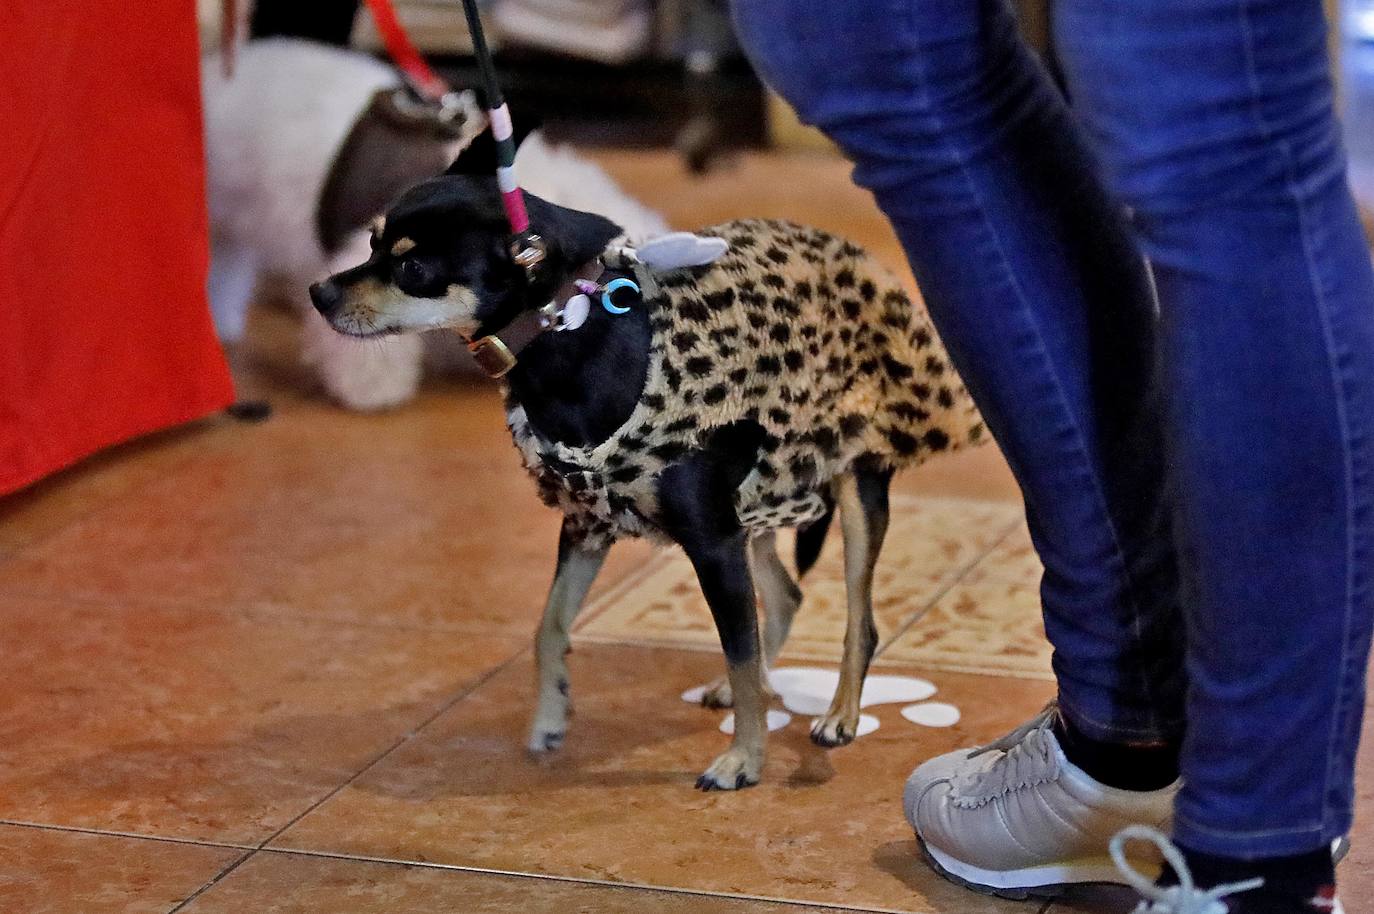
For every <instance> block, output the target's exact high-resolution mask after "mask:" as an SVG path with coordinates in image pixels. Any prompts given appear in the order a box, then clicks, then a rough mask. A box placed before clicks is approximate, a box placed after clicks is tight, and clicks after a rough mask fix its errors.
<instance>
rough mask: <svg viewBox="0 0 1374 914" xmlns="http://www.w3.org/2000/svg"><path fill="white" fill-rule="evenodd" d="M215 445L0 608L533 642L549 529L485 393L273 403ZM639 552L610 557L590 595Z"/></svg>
mask: <svg viewBox="0 0 1374 914" xmlns="http://www.w3.org/2000/svg"><path fill="white" fill-rule="evenodd" d="M227 434H229V435H231V436H232V441H230V442H228V443H223V442H221V444H220V446H217V447H215V448H210V449H205V450H202V451H200V452H198V453H197V454H196V455H195V458H194V459H193V460H191V461H190V462H189V463H187V464H186V465H184V466H181V467H179V468H178V469H177V470H176V471H174V472H170V473H167V474H165V475H164V476H163V477H162V478H160V479H158V480H156V481H154V482H152V483H151V484H149V485H146V486H144V487H143V488H142V489H141V490H140V491H139V492H138V493H137V495H136V497H135V496H130V497H126V498H123V499H119V500H117V501H115V503H113V504H109V505H107V506H106V507H104V508H103V509H102V510H98V511H96V512H94V513H92V514H90V515H88V516H86V517H84V518H82V519H80V520H79V521H76V522H74V523H72V524H69V525H67V526H66V527H65V528H64V529H62V530H61V531H60V532H58V533H56V534H54V535H52V536H49V537H48V538H47V539H45V540H43V541H42V542H41V543H38V544H36V545H35V546H33V547H31V548H29V549H27V550H24V551H21V552H20V553H19V554H17V555H15V556H13V557H12V558H11V560H10V561H8V562H6V563H4V564H3V565H0V593H5V592H11V593H27V594H38V595H44V596H56V597H67V596H73V597H80V598H83V599H100V600H109V601H124V600H132V601H138V602H148V603H158V604H175V605H187V606H210V607H225V606H233V607H255V608H259V609H271V610H275V611H280V612H283V613H293V614H301V615H309V616H324V617H329V618H335V619H344V620H350V621H361V622H368V623H386V624H399V625H418V626H433V627H445V628H452V629H458V630H465V631H473V632H496V633H513V634H518V635H519V636H520V637H522V638H524V637H528V636H529V635H530V633H531V632H532V631H533V629H534V625H535V621H536V620H537V618H538V616H539V612H540V608H541V606H542V602H543V598H544V593H545V590H546V589H547V586H548V581H549V580H550V579H551V578H552V573H553V563H554V556H555V552H556V544H557V537H558V532H557V531H558V524H559V519H558V517H557V515H556V513H555V512H553V511H551V510H549V509H547V508H545V507H544V506H543V505H541V504H539V502H538V500H537V498H536V496H535V493H534V487H533V485H532V483H531V482H530V480H529V479H528V477H527V476H526V474H525V472H524V470H523V468H522V467H521V466H520V464H519V460H518V456H517V454H516V452H515V449H514V448H513V447H512V446H511V444H510V442H509V439H508V436H507V435H506V432H505V428H504V425H503V420H502V417H501V410H500V403H499V400H498V398H497V396H496V393H495V391H492V390H481V391H463V390H458V391H449V392H447V393H435V394H430V395H427V396H426V397H424V398H422V399H421V401H420V402H418V403H416V404H414V405H413V406H411V407H408V408H407V409H405V410H401V411H398V412H395V413H390V414H387V415H381V416H351V415H347V414H344V413H341V412H339V411H338V410H335V409H333V408H331V407H328V406H325V405H320V404H313V403H308V402H299V403H294V404H293V403H288V404H287V405H286V406H285V407H284V408H282V409H280V410H279V411H278V414H277V415H276V416H274V417H273V418H272V419H271V420H269V421H268V422H266V423H263V424H261V425H240V426H238V427H237V428H235V429H232V430H229V431H228V432H227ZM636 546H638V547H639V549H638V550H636ZM645 554H647V552H646V550H645V548H644V547H643V545H642V544H627V545H626V546H625V547H623V548H621V549H618V550H616V553H615V555H613V557H612V560H611V562H610V564H609V566H608V568H607V571H606V572H605V573H604V574H603V578H604V580H607V581H611V580H614V578H615V577H616V575H617V574H619V573H623V571H624V570H626V569H627V568H628V567H630V566H631V565H632V564H633V563H634V562H635V561H638V560H639V557H642V556H643V555H645Z"/></svg>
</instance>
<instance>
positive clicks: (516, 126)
mask: <svg viewBox="0 0 1374 914" xmlns="http://www.w3.org/2000/svg"><path fill="white" fill-rule="evenodd" d="M539 127H540V122H539V120H538V119H537V118H532V117H527V118H522V119H521V120H519V121H512V122H511V131H512V139H514V140H515V148H516V149H517V150H519V148H520V144H521V143H524V142H525V138H526V137H528V136H529V135H530V134H531V133H533V132H534V131H536V130H538V129H539ZM496 164H497V163H496V140H495V139H493V138H492V135H491V127H490V126H488V127H487V129H485V130H483V131H482V132H481V133H479V134H477V136H475V137H473V138H472V142H471V143H469V144H468V148H467V149H464V150H463V151H462V152H460V153H458V158H456V159H454V160H453V164H452V165H450V166H449V167H448V170H447V171H445V172H444V174H446V175H494V174H496Z"/></svg>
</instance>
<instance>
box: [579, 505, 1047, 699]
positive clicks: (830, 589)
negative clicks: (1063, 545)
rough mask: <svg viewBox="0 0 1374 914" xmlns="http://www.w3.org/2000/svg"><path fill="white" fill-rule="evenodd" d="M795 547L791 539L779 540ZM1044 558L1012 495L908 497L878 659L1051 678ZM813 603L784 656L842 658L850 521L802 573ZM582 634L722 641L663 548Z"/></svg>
mask: <svg viewBox="0 0 1374 914" xmlns="http://www.w3.org/2000/svg"><path fill="white" fill-rule="evenodd" d="M779 544H780V548H781V549H782V550H783V552H784V555H785V556H790V553H791V549H792V545H791V540H790V537H787V538H783V537H780V539H779ZM1040 573H1041V567H1040V563H1039V561H1038V559H1037V558H1036V556H1035V552H1034V550H1033V549H1032V548H1031V544H1030V539H1029V536H1028V534H1027V533H1026V530H1025V522H1024V519H1023V516H1022V512H1021V510H1020V508H1019V507H1018V506H1016V505H1013V504H1008V503H1003V502H983V501H972V500H965V499H951V498H918V497H912V496H899V497H896V498H894V499H893V501H892V521H891V525H890V527H889V532H888V536H887V541H886V543H885V544H884V546H883V553H882V557H881V559H880V560H879V562H878V570H877V577H876V580H875V582H874V614H875V616H876V621H877V624H878V632H879V635H880V637H881V647H880V648H879V656H878V658H877V661H876V662H877V663H878V664H880V665H896V664H901V665H906V666H920V667H924V668H927V669H932V670H950V671H956V672H965V673H983V674H988V675H995V676H1014V677H1021V678H1026V677H1029V678H1036V679H1048V678H1051V677H1050V666H1049V658H1050V647H1049V644H1048V643H1047V642H1046V641H1045V635H1044V627H1043V625H1042V623H1041V620H1040V602H1039V595H1038V588H1039V581H1040ZM802 590H803V591H804V592H805V595H806V596H805V602H803V604H802V608H801V611H800V613H798V615H797V620H796V623H795V625H794V626H793V629H792V635H791V637H790V638H789V640H788V643H787V647H786V649H785V650H784V653H783V656H784V658H786V659H791V660H813V661H827V662H831V663H834V662H837V661H838V660H839V657H840V650H841V645H842V644H843V640H844V627H845V601H844V569H843V557H842V549H841V542H840V536H839V529H838V524H837V525H836V526H835V528H834V529H833V530H832V531H831V535H830V539H829V541H828V542H827V543H826V548H825V551H824V552H823V553H822V556H821V560H820V562H819V563H817V565H816V568H815V569H814V570H813V571H812V572H811V573H810V574H809V575H807V578H806V580H805V581H803V582H802ZM584 620H585V621H583V622H582V624H581V625H580V627H579V628H578V629H577V632H576V635H575V640H578V641H583V642H592V643H610V644H638V645H660V646H671V647H685V648H697V649H701V650H712V651H714V650H719V641H718V640H717V639H716V632H715V627H714V625H713V624H712V622H711V616H710V613H709V612H708V611H707V609H706V604H705V602H704V601H703V600H702V598H701V592H700V590H699V588H698V586H697V582H696V578H695V575H694V574H693V572H692V568H691V566H690V565H689V564H688V562H687V560H686V558H684V557H683V556H682V554H681V553H680V552H678V551H677V550H663V551H661V552H659V553H657V554H655V556H654V557H653V558H652V559H651V560H650V561H649V562H648V563H646V564H645V566H644V567H643V568H642V569H640V571H639V572H638V573H636V574H634V575H632V576H631V577H630V578H628V579H627V580H625V581H623V582H622V583H621V584H620V585H619V586H617V587H615V588H614V589H612V590H611V591H609V592H607V593H606V594H605V595H603V596H602V597H601V598H600V599H599V600H597V601H596V602H595V603H594V604H593V605H591V606H589V607H588V609H587V611H586V614H585V616H584Z"/></svg>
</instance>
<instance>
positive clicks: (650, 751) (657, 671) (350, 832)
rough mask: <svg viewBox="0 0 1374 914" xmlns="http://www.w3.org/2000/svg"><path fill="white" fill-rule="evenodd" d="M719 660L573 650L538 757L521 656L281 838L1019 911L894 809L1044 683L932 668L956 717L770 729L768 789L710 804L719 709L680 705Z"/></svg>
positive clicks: (915, 906) (537, 867)
mask: <svg viewBox="0 0 1374 914" xmlns="http://www.w3.org/2000/svg"><path fill="white" fill-rule="evenodd" d="M720 666H721V661H720V658H719V657H718V656H712V655H710V654H706V653H697V652H690V651H672V650H662V649H648V648H631V647H609V646H584V647H582V648H579V649H578V650H577V651H576V652H575V653H574V655H573V658H572V693H573V698H574V702H575V704H576V709H577V713H576V716H575V718H574V721H573V727H572V731H571V733H570V735H569V738H568V743H567V744H566V746H565V748H564V750H563V752H562V753H561V754H559V755H558V756H557V757H555V758H552V759H548V760H543V761H538V762H537V761H534V760H531V759H530V758H529V757H528V756H527V754H526V752H525V750H524V748H523V746H524V739H525V728H526V726H527V724H528V721H529V715H530V710H531V701H532V693H533V676H532V673H531V670H530V667H529V665H528V663H527V662H525V661H523V660H522V662H520V663H518V664H512V665H511V666H510V667H508V668H506V669H505V670H503V671H502V672H501V673H500V674H499V675H497V676H496V677H494V678H493V679H492V680H490V681H489V682H488V683H486V684H485V685H484V686H483V687H482V688H480V689H478V690H477V691H476V692H475V693H474V694H473V695H472V696H470V697H469V698H467V699H465V700H464V701H463V702H462V703H460V704H459V705H457V706H455V707H454V708H453V709H451V710H450V711H449V712H447V713H446V714H445V715H443V717H441V718H440V719H439V720H438V721H436V722H435V723H434V724H433V725H431V726H430V727H429V728H427V729H426V730H425V731H424V732H423V733H422V734H421V736H420V737H419V738H417V739H415V740H413V741H411V742H410V743H407V744H406V745H405V746H403V747H402V748H401V749H399V750H397V752H395V753H394V754H392V755H391V756H389V757H388V758H387V759H385V760H384V761H383V762H382V763H381V764H379V765H378V766H376V767H375V768H374V769H372V770H371V771H369V772H368V773H367V774H366V775H364V776H363V777H361V778H359V779H358V780H357V781H356V782H354V783H353V784H351V785H350V786H349V787H347V788H345V789H344V790H343V791H341V792H340V793H339V794H338V795H336V796H335V797H333V798H332V799H331V800H329V801H328V802H326V803H325V804H323V805H322V806H321V807H320V808H319V809H317V810H315V811H314V812H313V813H311V814H310V815H308V816H306V817H305V818H304V819H303V820H301V821H300V822H299V823H297V824H296V825H295V826H293V827H292V828H291V829H289V830H288V831H287V832H286V833H285V834H284V835H283V836H282V837H281V838H279V839H278V840H277V842H275V843H274V846H284V847H292V848H299V849H310V850H318V851H327V852H334V853H344V854H355V855H363V856H371V857H381V858H385V859H392V860H404V861H428V862H435V863H448V864H460V865H466V866H477V867H485V868H492V869H498V870H505V871H519V872H531V873H546V874H554V875H562V876H571V877H579V878H591V879H606V880H613V881H623V882H631V883H643V884H653V885H659V886H668V887H674V888H683V889H693V890H700V891H714V892H731V893H741V894H750V895H762V896H768V897H782V898H787V899H791V900H795V901H803V902H809V903H817V902H824V903H830V904H850V905H855V906H859V907H865V906H867V907H878V908H890V909H893V910H899V911H924V912H930V911H960V912H963V914H976V912H984V911H1007V912H1012V911H1024V910H1027V908H1025V907H1024V906H1019V905H1015V904H1011V903H1004V902H1000V901H994V900H990V899H984V898H982V897H980V896H976V895H972V894H969V893H966V892H964V891H962V890H960V889H958V888H957V887H955V886H952V885H951V884H949V883H947V882H945V881H943V880H941V879H939V878H938V877H936V876H935V875H934V874H933V873H932V872H931V871H930V870H928V869H927V868H926V867H925V866H924V865H923V864H921V863H920V862H919V861H918V860H917V857H916V850H915V843H914V841H913V840H912V838H911V835H910V832H909V830H908V829H907V827H906V824H905V822H904V821H903V819H902V814H901V808H900V800H899V798H900V795H901V787H902V783H903V781H904V779H905V777H906V776H907V774H909V773H910V770H911V768H912V767H913V766H914V765H915V764H916V763H917V762H918V761H920V760H921V759H924V758H927V757H929V756H931V755H934V754H937V753H940V752H945V751H949V750H951V749H953V748H956V747H958V746H962V745H969V744H971V743H974V742H978V741H986V740H988V739H990V738H993V737H996V736H999V735H1001V734H1002V733H1003V732H1005V731H1007V730H1010V729H1011V728H1012V727H1014V726H1015V725H1017V724H1019V723H1021V722H1022V721H1023V720H1025V719H1026V718H1027V717H1029V716H1031V715H1032V714H1033V713H1034V712H1035V711H1036V710H1038V709H1039V708H1040V706H1041V705H1043V703H1044V702H1045V700H1046V699H1047V698H1048V696H1049V694H1050V691H1051V689H1050V687H1049V686H1048V685H1047V684H1043V683H1036V682H1024V683H1020V684H1017V685H1012V684H1011V683H1010V682H1009V681H1008V680H998V679H990V678H987V677H971V676H961V675H958V674H933V675H932V679H933V680H934V681H935V682H936V684H937V685H938V686H939V688H940V693H939V695H938V697H940V698H943V699H945V700H946V701H950V702H953V703H955V704H956V705H958V706H959V707H960V708H961V709H962V711H963V715H964V716H963V719H962V721H961V722H960V723H959V724H958V725H956V726H954V727H952V728H948V729H926V728H920V727H917V726H916V725H914V724H910V723H908V722H906V721H905V720H904V719H902V718H901V716H900V714H899V708H898V706H884V707H880V708H877V709H876V710H875V711H874V713H875V714H876V715H877V716H878V717H879V719H880V722H881V723H882V729H880V730H878V731H877V732H876V733H874V734H871V735H870V736H866V737H863V738H861V739H860V740H859V741H858V742H857V743H856V744H855V745H853V746H850V747H847V748H845V749H841V750H837V751H834V752H829V753H827V752H825V751H823V750H820V749H817V748H815V747H814V746H812V745H811V743H810V741H809V739H808V738H807V734H806V725H805V721H802V720H794V721H793V722H792V723H791V724H790V725H789V726H788V727H786V728H785V729H783V730H780V731H778V732H776V733H774V734H772V738H771V741H770V758H769V763H768V768H767V772H766V775H765V780H764V782H763V783H762V784H761V785H759V786H757V787H754V788H751V789H749V790H745V791H743V792H740V793H738V794H724V793H713V794H702V793H698V792H696V791H695V790H693V788H692V784H693V782H694V781H695V779H696V776H697V774H698V773H699V772H700V771H701V770H702V769H703V768H705V766H706V765H707V764H708V763H709V762H710V760H711V758H712V757H713V756H714V755H715V754H716V753H717V752H719V751H721V750H722V749H723V748H724V747H725V745H726V737H725V736H724V735H722V734H721V733H720V732H719V731H718V729H717V727H718V724H719V722H720V720H721V716H722V715H721V713H720V712H712V711H707V710H704V709H702V708H700V707H696V706H691V705H687V704H686V703H684V702H682V701H681V700H680V699H679V698H678V697H677V696H678V693H679V692H680V691H681V690H683V689H684V688H687V687H689V686H692V685H694V684H697V683H700V682H702V681H705V680H706V679H708V678H711V677H713V676H714V675H716V673H717V672H718V670H719V668H720Z"/></svg>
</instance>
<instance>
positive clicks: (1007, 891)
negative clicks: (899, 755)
mask: <svg viewBox="0 0 1374 914" xmlns="http://www.w3.org/2000/svg"><path fill="white" fill-rule="evenodd" d="M1056 713H1057V709H1056V707H1055V706H1054V705H1053V704H1051V705H1050V706H1049V707H1047V708H1046V709H1045V710H1044V711H1043V712H1042V713H1041V714H1040V715H1039V716H1038V717H1036V718H1035V719H1034V720H1031V721H1030V722H1028V723H1026V724H1025V725H1023V726H1021V727H1019V728H1017V729H1016V730H1014V731H1012V732H1011V733H1009V734H1007V735H1006V736H1004V737H1002V738H1001V739H999V740H997V741H996V742H994V743H990V744H989V745H987V746H984V747H982V748H980V749H974V750H967V749H966V750H961V751H959V752H951V753H949V754H947V755H942V756H938V757H936V758H933V759H931V760H930V761H928V762H926V763H925V764H924V765H922V766H921V767H919V768H917V769H916V770H915V771H914V772H913V773H912V775H911V777H910V778H909V779H908V780H907V782H906V791H905V794H904V796H903V805H904V807H905V809H906V817H907V821H908V822H910V823H911V827H912V828H914V829H915V830H916V838H917V840H918V841H919V842H920V844H921V847H922V849H923V850H924V852H925V854H926V856H927V858H928V860H929V861H930V863H931V865H932V866H933V867H934V868H935V869H936V870H937V871H939V872H940V873H941V874H942V875H944V876H946V877H947V878H949V879H952V880H953V881H955V882H958V883H960V884H962V885H965V886H968V887H969V888H972V889H976V890H978V891H981V892H986V893H989V894H993V895H1002V896H1004V897H1008V898H1026V897H1028V896H1031V895H1042V896H1048V895H1056V894H1058V892H1059V890H1060V889H1062V888H1063V887H1064V886H1067V885H1072V884H1077V883H1086V882H1113V883H1121V884H1124V883H1125V882H1126V879H1125V877H1123V876H1122V875H1121V873H1120V872H1119V871H1118V869H1117V867H1116V866H1115V865H1114V864H1113V861H1112V857H1111V855H1110V854H1109V853H1108V849H1107V845H1108V842H1109V841H1110V840H1111V838H1112V836H1113V835H1115V834H1116V833H1117V832H1119V831H1121V830H1122V829H1123V828H1125V827H1127V826H1129V825H1134V824H1137V823H1146V824H1149V825H1152V826H1156V827H1159V828H1165V829H1167V828H1168V826H1169V823H1170V820H1171V819H1172V817H1173V801H1174V795H1175V794H1177V793H1178V787H1179V785H1178V784H1177V783H1175V784H1173V785H1172V786H1169V787H1166V788H1164V789H1163V790H1154V791H1133V790H1118V789H1116V788H1114V787H1108V786H1106V785H1105V784H1099V783H1098V782H1097V781H1095V780H1093V779H1092V778H1090V777H1088V775H1087V774H1085V773H1084V772H1083V771H1082V770H1081V769H1079V768H1078V767H1076V766H1075V765H1073V764H1072V763H1071V762H1069V760H1068V759H1067V758H1065V757H1064V752H1063V750H1062V749H1061V748H1060V747H1059V741H1058V740H1057V739H1056V738H1055V735H1054V732H1053V730H1052V729H1051V727H1052V725H1053V723H1054V718H1055V714H1056ZM1123 853H1124V852H1123ZM1132 853H1133V856H1132V857H1130V858H1129V859H1130V862H1131V863H1132V864H1133V865H1134V866H1135V867H1136V869H1137V871H1139V872H1152V873H1153V874H1154V875H1158V874H1159V871H1160V869H1161V861H1160V858H1159V855H1158V853H1157V852H1156V850H1155V848H1154V847H1153V846H1149V847H1148V848H1144V849H1141V848H1139V846H1138V845H1137V846H1133V847H1132ZM1123 859H1125V858H1123Z"/></svg>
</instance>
